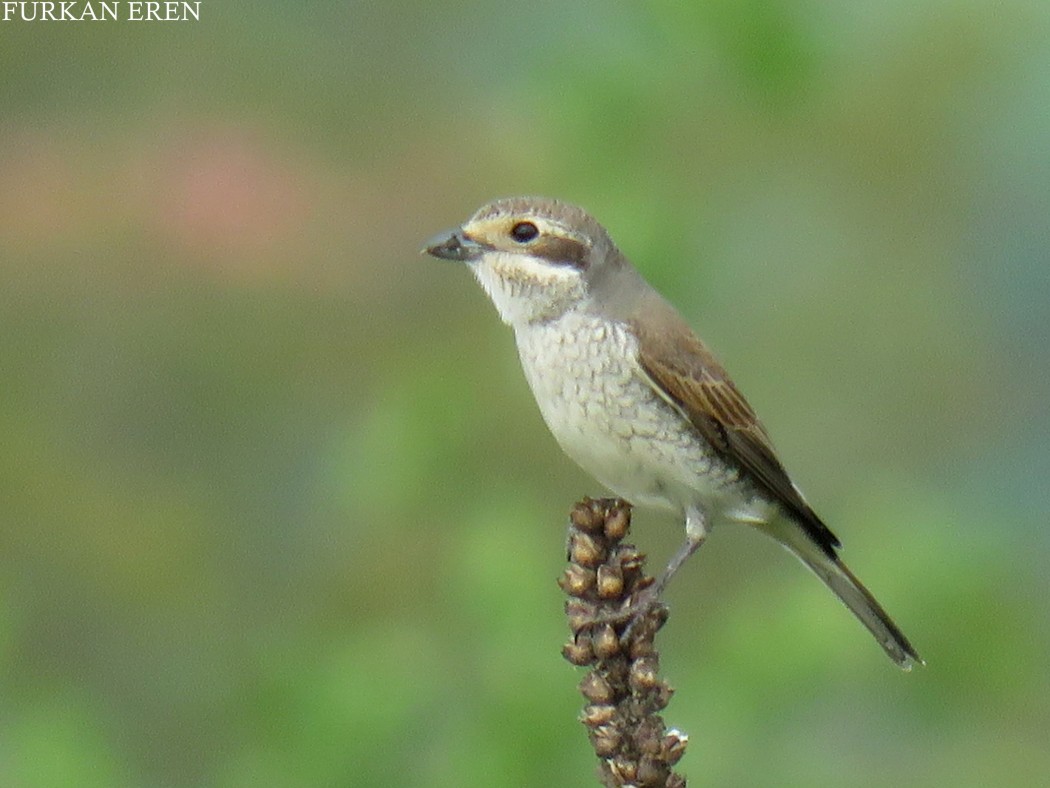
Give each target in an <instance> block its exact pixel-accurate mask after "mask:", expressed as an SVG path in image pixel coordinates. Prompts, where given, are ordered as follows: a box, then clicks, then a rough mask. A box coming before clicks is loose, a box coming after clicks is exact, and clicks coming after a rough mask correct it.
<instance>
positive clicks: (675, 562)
mask: <svg viewBox="0 0 1050 788" xmlns="http://www.w3.org/2000/svg"><path fill="white" fill-rule="evenodd" d="M707 530H708V529H707V520H706V518H705V517H704V513H703V512H702V511H701V510H700V509H698V508H696V507H695V506H691V507H689V508H688V509H687V510H686V512H685V544H683V545H682V546H681V547H680V548H678V552H676V553H675V554H674V555H673V556H671V560H670V561H668V562H667V568H666V569H664V571H663V574H662V575H660V577H659V579H657V581H656V582H655V583H653V585H651V586H649V588H647V589H646V590H645V591H644V592H643V593H642V595H641V596H642V597H649V599H648V601H647V602H646V607H648V606H649V605H651V604H652V603H653V602H655V601H656V600H657V599H658V598H659V597H660V594H662V593H663V591H664V589H665V588H667V584H668V583H670V582H671V578H672V577H674V574H675V572H677V571H678V570H679V569H680V568H681V566H682V564H684V563H685V562H686V560H687V559H688V558H689V556H691V555H692V554H693V553H695V552H696V551H697V550H699V549H700V545H702V544H703V543H704V540H705V539H707ZM640 601H642V600H639V602H640ZM635 604H637V603H635ZM631 607H634V605H631Z"/></svg>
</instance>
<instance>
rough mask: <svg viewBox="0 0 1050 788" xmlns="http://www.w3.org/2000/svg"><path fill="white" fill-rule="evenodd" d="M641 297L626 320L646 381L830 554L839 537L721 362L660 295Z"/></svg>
mask: <svg viewBox="0 0 1050 788" xmlns="http://www.w3.org/2000/svg"><path fill="white" fill-rule="evenodd" d="M645 301H647V302H648V303H645V304H644V305H639V308H640V309H644V310H645V312H646V319H645V321H644V324H643V322H640V321H638V320H633V321H631V323H632V326H633V327H634V329H635V332H636V334H637V336H638V344H639V361H640V362H641V366H642V369H643V370H644V371H645V373H646V375H648V377H649V379H650V381H651V382H652V384H653V385H654V386H656V387H657V389H658V391H659V393H660V394H661V396H663V397H664V398H665V399H667V400H669V401H670V402H671V403H673V404H674V405H675V406H677V407H678V409H679V410H681V412H682V413H683V414H684V415H685V417H686V418H687V419H688V420H689V422H690V423H691V424H692V425H693V427H695V428H696V430H697V431H698V432H699V433H700V434H701V435H702V436H703V437H704V439H705V440H707V442H708V443H710V444H711V446H712V447H714V449H715V450H716V451H717V452H718V453H719V454H720V455H721V456H722V457H723V458H724V459H725V460H726V461H727V462H729V463H730V464H732V465H734V466H736V467H738V468H740V469H742V470H743V471H744V473H745V474H746V475H747V476H749V477H750V479H751V480H752V481H753V482H754V483H756V484H757V485H758V487H759V489H760V490H763V491H764V492H765V493H766V494H767V495H769V497H771V498H772V499H773V500H775V501H777V502H778V503H779V504H780V505H781V506H782V507H783V509H784V510H785V511H786V512H787V513H788V514H789V515H791V516H792V517H793V518H794V519H796V520H797V521H798V522H799V524H800V525H801V526H802V527H803V528H804V529H805V531H806V533H808V534H809V536H810V537H811V538H812V539H813V541H814V542H816V543H817V544H818V545H820V547H821V548H822V549H823V550H824V552H826V553H827V554H828V555H829V556H831V557H835V548H836V547H838V546H839V540H838V539H837V538H836V537H835V534H833V533H832V532H831V530H830V529H829V528H828V527H827V526H826V525H824V523H823V522H822V521H821V519H820V518H819V517H818V516H817V514H816V512H814V511H813V509H812V508H810V506H809V504H808V503H806V500H805V499H804V498H803V497H802V495H801V493H799V491H798V489H797V488H796V487H795V485H794V484H793V483H792V481H791V478H790V477H789V476H788V474H787V471H786V470H784V466H783V465H781V464H780V460H779V459H777V456H776V451H775V450H774V449H773V444H772V442H771V441H770V440H769V436H768V435H767V434H766V431H765V429H764V428H763V427H762V424H761V423H760V422H759V421H758V418H757V417H756V416H755V412H754V411H753V410H752V409H751V406H750V405H749V404H748V402H747V400H746V399H744V395H743V394H741V393H740V390H739V389H737V387H736V386H735V385H734V384H733V381H732V380H730V379H729V375H727V374H726V371H725V370H724V369H723V368H722V365H721V364H719V363H718V360H717V359H716V358H715V357H714V355H713V354H712V353H711V351H710V350H708V349H707V347H706V346H705V345H704V343H703V342H701V341H700V340H699V339H698V338H697V337H696V335H695V334H694V333H693V332H692V331H691V330H690V328H689V326H687V325H686V323H685V321H683V320H682V319H681V318H680V317H679V316H678V314H677V313H676V312H675V311H674V310H673V309H672V308H671V306H670V305H668V304H667V303H666V302H664V301H663V299H660V300H659V301H655V302H654V301H653V300H650V299H645Z"/></svg>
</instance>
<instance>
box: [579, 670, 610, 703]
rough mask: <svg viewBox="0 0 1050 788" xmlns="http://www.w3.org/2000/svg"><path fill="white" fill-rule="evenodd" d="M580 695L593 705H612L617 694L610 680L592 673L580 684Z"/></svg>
mask: <svg viewBox="0 0 1050 788" xmlns="http://www.w3.org/2000/svg"><path fill="white" fill-rule="evenodd" d="M580 693H581V694H582V695H583V697H585V698H586V699H587V700H589V701H590V702H591V703H611V702H612V700H613V698H615V697H616V693H615V692H613V688H612V684H610V683H609V681H608V679H606V678H605V677H604V676H602V675H600V674H599V673H597V672H596V671H591V672H590V673H588V674H587V675H586V676H584V677H583V680H582V681H581V682H580Z"/></svg>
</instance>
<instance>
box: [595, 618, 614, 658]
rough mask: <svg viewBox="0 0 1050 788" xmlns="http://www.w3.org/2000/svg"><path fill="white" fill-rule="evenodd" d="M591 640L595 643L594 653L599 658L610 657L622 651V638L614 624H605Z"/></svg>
mask: <svg viewBox="0 0 1050 788" xmlns="http://www.w3.org/2000/svg"><path fill="white" fill-rule="evenodd" d="M591 642H592V643H593V645H594V655H595V656H596V657H598V659H609V658H610V657H614V656H616V655H617V654H619V653H620V638H619V636H618V635H617V634H616V630H615V629H614V628H613V626H612V624H603V625H602V626H601V628H600V629H598V631H597V632H595V633H594V634H593V635H592V636H591Z"/></svg>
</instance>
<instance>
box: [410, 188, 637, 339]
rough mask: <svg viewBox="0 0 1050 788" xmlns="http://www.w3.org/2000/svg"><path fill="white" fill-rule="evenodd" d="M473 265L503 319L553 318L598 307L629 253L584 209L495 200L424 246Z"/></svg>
mask: <svg viewBox="0 0 1050 788" xmlns="http://www.w3.org/2000/svg"><path fill="white" fill-rule="evenodd" d="M423 251H424V252H426V253H427V254H430V255H433V256H434V257H440V258H442V259H445V260H458V261H462V262H465V263H467V264H468V265H469V266H470V267H471V270H473V272H474V275H475V276H476V277H477V280H478V282H479V283H480V284H481V286H482V287H483V288H484V289H485V292H486V293H488V295H489V298H491V299H492V302H493V303H494V304H495V305H496V309H497V310H498V311H499V314H500V317H501V318H503V321H504V322H506V323H509V324H511V325H515V326H516V325H523V324H527V323H532V322H536V321H543V320H551V319H555V318H557V317H560V316H561V315H563V314H564V313H566V312H568V311H570V310H573V309H577V308H580V307H581V306H582V307H586V306H588V305H589V303H590V302H591V300H592V298H593V295H594V291H595V287H596V285H597V284H598V283H599V282H600V281H601V280H602V279H604V278H605V277H604V274H605V273H607V272H608V269H612V268H619V267H621V266H622V256H621V255H620V253H619V252H618V251H617V249H616V247H615V246H614V245H613V242H612V241H611V240H610V239H609V235H608V233H606V232H605V229H604V228H603V227H602V226H601V225H600V224H598V222H597V221H595V220H594V219H593V218H592V217H591V216H590V215H589V214H587V213H586V212H585V211H584V210H583V209H581V208H578V207H577V206H575V205H570V204H568V203H563V202H559V201H557V200H550V199H544V198H538V197H515V198H510V199H503V200H496V201H495V202H491V203H489V204H488V205H485V206H483V207H482V208H480V209H479V210H478V211H477V212H476V213H475V214H474V215H473V216H472V217H470V219H468V220H467V221H466V222H465V223H464V224H463V225H462V226H461V227H459V228H457V229H455V230H451V231H448V232H445V233H442V234H440V235H438V236H436V237H435V238H433V239H431V240H430V241H429V242H428V243H427V245H426V247H424V249H423Z"/></svg>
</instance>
